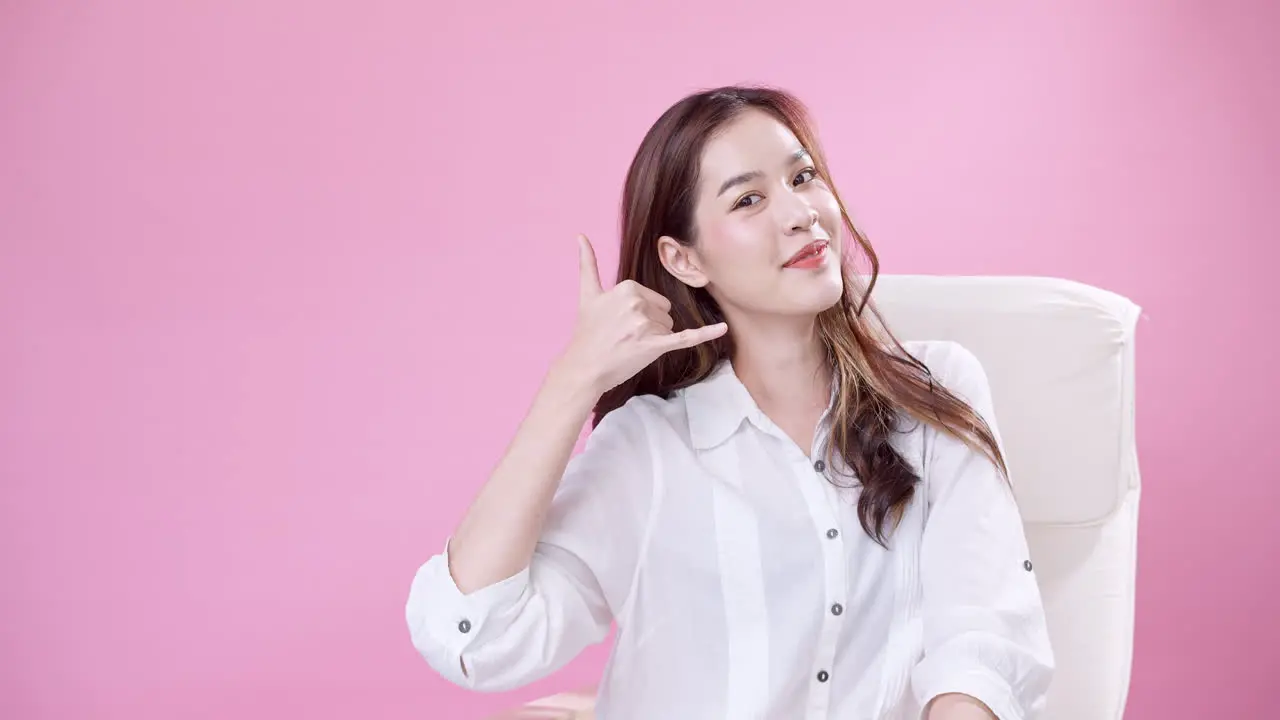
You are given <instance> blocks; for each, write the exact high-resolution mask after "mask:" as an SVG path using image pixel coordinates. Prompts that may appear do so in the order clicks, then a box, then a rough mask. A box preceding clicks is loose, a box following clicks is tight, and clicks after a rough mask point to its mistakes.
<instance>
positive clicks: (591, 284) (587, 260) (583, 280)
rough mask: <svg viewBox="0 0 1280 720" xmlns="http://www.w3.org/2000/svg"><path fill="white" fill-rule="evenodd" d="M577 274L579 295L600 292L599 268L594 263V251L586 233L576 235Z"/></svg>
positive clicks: (586, 295) (590, 295) (584, 295)
mask: <svg viewBox="0 0 1280 720" xmlns="http://www.w3.org/2000/svg"><path fill="white" fill-rule="evenodd" d="M578 275H579V295H580V297H584V298H585V297H592V296H595V295H599V294H600V292H601V290H602V288H601V285H600V268H599V266H598V265H597V264H596V252H595V250H594V249H592V247H591V241H590V240H588V239H587V236H586V235H579V236H578Z"/></svg>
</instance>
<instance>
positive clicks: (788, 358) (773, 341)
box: [729, 317, 831, 412]
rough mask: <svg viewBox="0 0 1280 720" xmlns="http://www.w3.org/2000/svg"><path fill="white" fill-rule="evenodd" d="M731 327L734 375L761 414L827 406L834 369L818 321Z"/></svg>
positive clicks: (776, 321) (792, 320) (751, 321)
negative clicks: (832, 370)
mask: <svg viewBox="0 0 1280 720" xmlns="http://www.w3.org/2000/svg"><path fill="white" fill-rule="evenodd" d="M729 327H730V328H732V332H733V341H734V357H733V370H734V373H735V374H736V375H737V376H738V379H739V380H740V381H741V382H742V384H743V385H744V386H746V388H747V390H748V391H749V392H750V393H751V396H752V398H754V399H755V401H756V404H757V405H759V406H760V408H761V409H762V410H765V411H766V412H768V410H769V409H771V408H776V409H785V410H787V411H797V410H804V409H814V408H818V409H821V408H825V407H826V406H827V402H828V400H829V399H830V396H831V366H830V363H829V362H828V360H827V352H826V349H825V348H824V347H823V346H822V341H821V340H820V339H819V337H818V326H817V318H814V317H809V318H802V319H795V318H788V319H759V318H753V319H749V320H748V319H738V320H737V321H736V322H730V324H729Z"/></svg>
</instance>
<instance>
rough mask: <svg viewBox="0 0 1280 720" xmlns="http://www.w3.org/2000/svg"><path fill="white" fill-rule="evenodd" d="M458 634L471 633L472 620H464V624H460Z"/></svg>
mask: <svg viewBox="0 0 1280 720" xmlns="http://www.w3.org/2000/svg"><path fill="white" fill-rule="evenodd" d="M458 632H460V633H469V632H471V621H470V620H463V621H462V622H460V623H458Z"/></svg>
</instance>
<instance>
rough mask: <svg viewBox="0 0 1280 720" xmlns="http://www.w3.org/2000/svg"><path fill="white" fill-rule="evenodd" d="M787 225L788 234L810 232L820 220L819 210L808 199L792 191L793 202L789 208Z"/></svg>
mask: <svg viewBox="0 0 1280 720" xmlns="http://www.w3.org/2000/svg"><path fill="white" fill-rule="evenodd" d="M786 212H787V216H786V227H787V234H788V235H795V234H797V233H803V232H808V231H809V229H810V228H812V227H813V226H814V225H815V224H817V222H818V211H817V209H816V208H814V207H813V205H810V204H809V202H808V201H807V200H805V199H804V198H801V197H799V196H797V195H796V194H795V193H791V203H790V206H789V207H788V208H787V211H786Z"/></svg>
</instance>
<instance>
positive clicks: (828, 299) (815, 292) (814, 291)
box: [794, 275, 844, 315]
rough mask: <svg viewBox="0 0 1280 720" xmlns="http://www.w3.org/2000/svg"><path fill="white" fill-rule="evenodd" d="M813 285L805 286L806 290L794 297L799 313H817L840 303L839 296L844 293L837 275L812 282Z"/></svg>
mask: <svg viewBox="0 0 1280 720" xmlns="http://www.w3.org/2000/svg"><path fill="white" fill-rule="evenodd" d="M814 285H815V287H812V288H806V291H807V292H805V293H803V295H799V296H797V297H796V298H795V299H794V303H795V306H796V308H797V311H798V312H799V313H803V314H808V315H817V314H819V313H822V312H826V311H827V310H830V309H831V308H832V307H834V306H836V305H838V304H839V303H840V296H841V295H842V294H843V293H844V282H843V281H842V280H841V279H840V276H839V275H836V276H835V277H834V278H823V279H822V282H821V283H814Z"/></svg>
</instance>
